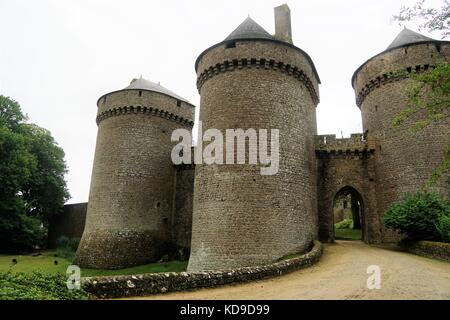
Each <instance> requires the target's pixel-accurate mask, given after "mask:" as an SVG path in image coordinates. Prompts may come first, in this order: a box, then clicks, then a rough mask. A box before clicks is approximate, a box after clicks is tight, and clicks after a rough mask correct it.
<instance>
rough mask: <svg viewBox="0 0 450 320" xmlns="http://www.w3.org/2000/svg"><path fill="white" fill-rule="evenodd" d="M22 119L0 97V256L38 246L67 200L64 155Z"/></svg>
mask: <svg viewBox="0 0 450 320" xmlns="http://www.w3.org/2000/svg"><path fill="white" fill-rule="evenodd" d="M26 119H27V118H26V116H25V115H23V113H22V111H21V108H20V105H19V104H18V103H17V102H16V101H14V100H12V99H10V98H8V97H4V96H2V95H0V181H1V183H0V250H1V251H17V250H24V249H31V248H34V247H35V246H37V245H42V244H43V242H44V240H45V235H46V228H45V227H46V226H47V224H48V219H49V218H50V217H51V216H52V215H54V214H58V213H59V212H60V211H61V209H62V207H63V205H64V202H65V201H66V200H67V199H68V197H69V194H68V192H67V187H66V182H65V180H64V174H65V173H66V172H67V169H66V164H65V162H64V152H63V150H62V149H61V148H60V147H59V146H58V145H57V144H56V142H55V140H54V139H53V137H52V136H51V134H50V132H49V131H47V130H45V129H43V128H40V127H38V126H36V125H34V124H28V123H26V122H25V120H26Z"/></svg>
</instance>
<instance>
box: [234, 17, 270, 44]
mask: <svg viewBox="0 0 450 320" xmlns="http://www.w3.org/2000/svg"><path fill="white" fill-rule="evenodd" d="M237 39H272V40H273V39H275V38H274V37H273V36H271V35H270V34H269V33H268V32H267V31H266V30H264V28H263V27H261V26H260V25H259V24H257V23H256V22H255V21H254V20H253V19H252V18H250V17H248V18H247V19H245V20H244V21H243V22H242V23H241V24H240V25H239V26H238V27H237V28H236V29H235V30H234V31H233V32H232V33H230V35H229V36H228V37H226V38H225V41H228V40H237Z"/></svg>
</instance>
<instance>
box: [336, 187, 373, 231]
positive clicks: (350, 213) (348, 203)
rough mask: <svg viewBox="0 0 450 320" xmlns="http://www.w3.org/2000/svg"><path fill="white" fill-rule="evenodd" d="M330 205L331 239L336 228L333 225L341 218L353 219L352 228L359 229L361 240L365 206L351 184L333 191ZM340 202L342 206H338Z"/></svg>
mask: <svg viewBox="0 0 450 320" xmlns="http://www.w3.org/2000/svg"><path fill="white" fill-rule="evenodd" d="M332 201H333V203H332V205H331V208H332V212H331V215H330V216H331V219H332V222H331V226H332V228H333V239H334V238H335V234H336V230H335V228H334V225H335V224H336V223H337V222H339V221H341V220H343V219H351V220H353V226H352V228H353V229H355V230H361V240H363V239H364V238H365V237H364V233H365V229H366V224H365V214H364V213H365V212H364V211H365V210H364V209H365V206H364V200H363V197H362V195H361V193H360V192H359V191H358V190H357V189H356V188H354V187H352V186H349V185H347V186H345V187H342V188H340V189H339V190H338V191H337V192H335V194H334V197H333V200H332ZM340 204H342V206H340Z"/></svg>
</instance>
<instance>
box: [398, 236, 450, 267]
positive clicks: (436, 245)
mask: <svg viewBox="0 0 450 320" xmlns="http://www.w3.org/2000/svg"><path fill="white" fill-rule="evenodd" d="M403 247H404V248H405V249H406V250H407V251H408V252H411V253H414V254H418V255H420V256H424V257H428V258H435V259H440V260H444V261H449V262H450V243H444V242H434V241H417V242H412V243H407V244H403Z"/></svg>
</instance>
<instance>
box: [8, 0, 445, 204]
mask: <svg viewBox="0 0 450 320" xmlns="http://www.w3.org/2000/svg"><path fill="white" fill-rule="evenodd" d="M283 3H287V4H288V5H289V7H290V9H291V15H292V29H293V30H292V34H293V40H294V44H295V45H296V46H298V47H300V48H302V49H303V50H305V51H306V52H307V53H308V54H309V55H310V56H311V58H312V60H313V61H314V64H315V66H316V68H317V70H318V73H319V76H320V78H321V81H322V84H321V86H320V98H321V99H320V100H321V102H320V104H319V106H318V108H317V122H318V132H319V134H325V133H327V134H328V133H331V134H336V135H338V136H341V131H342V132H343V135H344V136H348V135H349V134H350V133H352V132H361V131H362V127H361V116H360V112H359V109H358V108H357V107H356V105H355V97H354V92H353V91H352V87H351V84H350V79H351V76H352V74H353V72H354V71H355V70H356V69H357V68H358V67H359V66H360V65H361V64H362V63H363V62H364V61H366V60H367V59H368V58H370V57H371V56H373V55H375V54H377V53H379V52H381V51H383V50H384V49H385V48H386V47H387V46H388V45H389V43H390V42H391V41H392V40H393V39H394V38H395V36H396V35H397V34H398V33H399V32H400V31H401V29H402V27H400V26H399V25H398V23H397V22H392V21H391V16H392V15H393V14H396V13H398V12H399V9H400V7H401V6H402V5H411V4H413V3H415V0H345V1H338V0H297V1H293V0H291V1H287V2H285V1H272V0H252V1H244V0H240V1H236V0H233V1H231V0H227V1H215V0H214V1H212V0H209V1H206V0H204V1H193V0H192V1H182V0H179V1H175V0H164V1H156V0H155V1H152V0H145V1H144V0H142V1H139V0H126V1H113V0H64V1H63V0H40V1H32V0H28V1H25V0H0V40H1V46H0V94H3V95H6V96H10V97H11V98H13V99H15V100H17V101H18V102H19V103H20V104H21V106H22V108H23V110H24V112H25V113H27V114H28V116H29V119H30V122H33V123H36V124H38V125H40V126H42V127H45V128H47V129H49V130H50V131H51V133H52V135H53V136H54V137H55V139H56V141H57V142H58V143H59V145H60V146H61V147H62V148H63V149H64V151H65V153H66V161H67V164H68V167H69V173H68V175H67V181H68V187H69V191H70V193H71V195H72V198H71V199H70V200H69V201H68V203H75V202H84V201H87V199H88V194H89V184H90V177H91V170H92V163H93V158H94V149H95V139H96V134H97V126H96V123H95V116H96V101H97V99H98V98H99V97H100V96H101V95H103V94H105V93H107V92H110V91H113V90H118V89H122V88H123V87H126V86H127V85H128V84H129V82H130V81H131V79H132V78H134V77H139V76H141V75H142V77H144V78H147V79H149V80H151V81H154V82H158V81H159V82H161V84H162V85H163V86H165V87H166V88H168V89H170V90H172V91H174V92H176V93H177V94H179V95H180V96H182V97H184V98H186V99H187V100H189V101H190V102H192V103H193V104H195V105H197V106H198V105H199V95H198V92H197V90H196V86H195V82H196V75H195V71H194V62H195V59H196V58H197V56H198V55H199V54H200V53H201V52H202V51H203V50H204V49H206V48H208V47H210V46H211V45H213V44H215V43H217V42H220V41H222V40H223V39H224V38H225V37H226V36H227V35H228V34H229V33H231V32H232V31H233V30H234V29H235V28H236V27H237V26H238V25H239V24H240V23H241V22H242V21H243V20H244V19H245V18H246V17H247V16H248V15H249V14H250V16H251V17H252V18H253V19H254V20H255V21H256V22H258V23H259V24H260V25H261V26H262V27H264V28H265V29H266V30H267V31H268V32H269V33H271V34H273V33H274V18H273V8H274V7H275V6H278V5H280V4H283ZM429 3H430V4H431V5H433V4H435V5H437V6H439V5H440V4H441V3H442V1H440V0H436V1H433V0H429ZM407 26H408V27H410V28H411V29H413V30H415V31H417V27H416V25H415V24H412V23H411V24H407ZM422 33H423V34H425V35H428V36H431V37H434V38H439V36H438V35H436V34H429V33H427V32H426V31H422ZM197 111H198V110H197Z"/></svg>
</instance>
